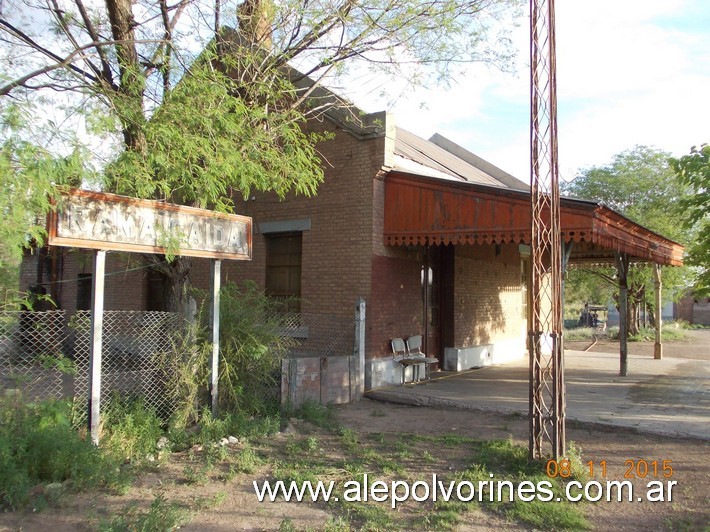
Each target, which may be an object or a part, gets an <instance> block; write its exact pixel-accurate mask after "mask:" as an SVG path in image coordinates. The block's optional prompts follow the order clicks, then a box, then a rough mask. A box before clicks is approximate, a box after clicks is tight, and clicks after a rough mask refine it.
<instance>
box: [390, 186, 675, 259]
mask: <svg viewBox="0 0 710 532" xmlns="http://www.w3.org/2000/svg"><path fill="white" fill-rule="evenodd" d="M545 212H547V211H545V210H544V209H543V211H542V214H543V215H545ZM531 216H532V215H531V206H530V194H528V193H527V192H520V191H513V190H510V189H507V190H506V189H493V188H491V187H482V186H475V185H473V184H471V183H459V182H448V181H444V180H436V179H431V178H426V177H418V176H411V175H404V174H394V173H393V174H390V175H389V176H388V177H387V179H386V180H385V220H384V239H385V244H387V245H426V244H439V243H441V244H500V243H508V242H516V243H524V244H529V243H530V240H531V227H530V219H531ZM560 226H561V238H562V240H563V241H564V242H565V243H570V242H575V243H582V242H584V243H589V244H595V245H596V246H597V247H598V248H599V249H596V250H595V257H596V259H597V260H599V261H602V260H605V261H608V262H613V260H614V251H622V252H624V253H628V254H629V255H631V256H632V257H634V259H635V260H641V261H653V262H655V263H658V264H665V265H673V266H679V265H681V264H682V260H683V246H681V245H680V244H677V243H676V242H673V241H671V240H668V239H666V238H664V237H662V236H660V235H657V234H655V233H653V232H652V231H649V230H648V229H646V228H644V227H642V226H640V225H638V224H635V223H634V222H632V221H630V220H628V219H627V218H624V217H623V216H621V215H619V214H617V213H615V212H614V211H612V210H611V209H608V208H607V207H603V206H599V205H597V204H595V203H590V202H582V201H576V200H565V199H562V200H561V207H560ZM571 260H572V261H573V262H574V260H575V253H574V252H573V254H572V258H571Z"/></svg>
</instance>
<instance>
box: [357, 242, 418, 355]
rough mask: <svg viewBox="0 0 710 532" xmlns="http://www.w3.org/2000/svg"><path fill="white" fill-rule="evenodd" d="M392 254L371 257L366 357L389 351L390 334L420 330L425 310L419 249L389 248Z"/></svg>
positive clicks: (398, 334)
mask: <svg viewBox="0 0 710 532" xmlns="http://www.w3.org/2000/svg"><path fill="white" fill-rule="evenodd" d="M391 252H392V255H393V256H387V257H385V256H377V255H376V256H374V257H373V258H372V295H371V297H370V300H369V301H368V307H367V329H368V332H369V334H370V345H369V350H368V352H367V354H368V356H369V357H375V358H377V357H382V356H390V355H392V349H391V346H390V341H391V339H392V338H393V337H401V338H407V337H409V336H411V335H414V334H422V332H423V330H424V323H423V318H424V311H423V303H422V287H421V264H422V256H421V251H406V250H405V249H404V248H394V249H392V251H391Z"/></svg>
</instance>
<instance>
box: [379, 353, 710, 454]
mask: <svg viewBox="0 0 710 532" xmlns="http://www.w3.org/2000/svg"><path fill="white" fill-rule="evenodd" d="M565 366H566V370H565V371H566V373H565V380H566V384H567V419H569V420H576V421H580V422H586V423H600V424H605V425H614V426H623V427H629V428H634V429H637V430H639V431H642V432H650V433H655V434H664V435H672V436H685V437H694V438H702V439H706V440H710V391H709V390H710V363H709V362H708V361H707V360H697V359H682V358H664V359H663V360H654V359H653V358H652V357H649V356H638V355H629V360H628V368H629V370H628V373H629V374H628V376H627V377H620V376H619V355H618V353H617V354H615V353H586V352H581V351H566V352H565ZM439 377H440V378H438V379H436V378H435V380H432V382H430V383H427V384H419V385H413V386H403V387H400V386H395V387H391V388H388V389H384V390H378V391H375V392H371V393H368V396H369V397H371V398H373V399H381V400H384V401H389V402H398V403H406V404H420V405H431V406H440V407H452V408H468V409H480V410H487V411H496V412H503V413H514V412H518V413H521V414H524V415H527V412H528V393H529V392H528V361H527V359H524V360H520V361H517V362H514V363H511V364H506V365H503V366H491V367H487V368H482V369H479V370H472V371H469V372H465V373H458V374H454V373H448V374H447V373H441V374H440V375H439Z"/></svg>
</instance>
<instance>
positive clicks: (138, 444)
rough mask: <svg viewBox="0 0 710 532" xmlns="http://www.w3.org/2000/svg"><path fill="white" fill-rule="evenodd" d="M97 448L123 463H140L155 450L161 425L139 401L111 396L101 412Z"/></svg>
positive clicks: (139, 398) (135, 398) (141, 399)
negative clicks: (100, 446) (99, 439)
mask: <svg viewBox="0 0 710 532" xmlns="http://www.w3.org/2000/svg"><path fill="white" fill-rule="evenodd" d="M101 421H102V429H103V430H102V433H103V434H102V438H101V445H102V447H103V448H104V449H105V450H106V452H109V453H111V454H113V455H114V456H115V457H116V459H117V460H119V461H122V462H124V463H128V462H140V461H142V460H145V459H146V458H147V457H148V456H151V455H153V453H155V451H156V450H157V447H156V446H157V443H158V439H159V438H160V437H161V436H162V435H163V428H162V425H163V421H162V420H161V419H160V418H159V417H158V415H157V414H156V412H155V409H154V408H150V407H147V406H146V405H145V402H144V401H143V398H141V397H121V396H118V395H114V396H113V397H112V398H111V400H110V401H109V402H108V404H107V406H106V408H105V409H104V413H103V417H102V420H101Z"/></svg>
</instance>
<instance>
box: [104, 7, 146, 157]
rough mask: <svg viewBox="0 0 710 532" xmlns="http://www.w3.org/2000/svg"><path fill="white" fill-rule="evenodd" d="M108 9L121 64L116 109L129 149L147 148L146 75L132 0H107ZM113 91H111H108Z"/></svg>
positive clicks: (114, 100)
mask: <svg viewBox="0 0 710 532" xmlns="http://www.w3.org/2000/svg"><path fill="white" fill-rule="evenodd" d="M106 9H107V11H108V16H109V20H110V22H111V33H112V34H113V38H114V40H115V41H116V45H115V46H116V58H117V59H118V66H119V79H120V82H119V88H118V94H114V95H113V98H112V103H113V105H114V107H115V109H116V112H117V115H118V117H119V120H120V121H121V127H122V129H123V141H124V144H125V145H126V149H128V150H133V151H138V152H143V151H144V150H145V131H144V127H145V112H144V109H143V96H144V93H145V74H144V72H143V66H142V65H141V63H140V59H139V57H138V51H137V49H136V43H135V39H136V34H135V31H134V27H135V18H134V16H133V11H132V9H133V2H132V1H131V0H106ZM109 94H110V92H109Z"/></svg>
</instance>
